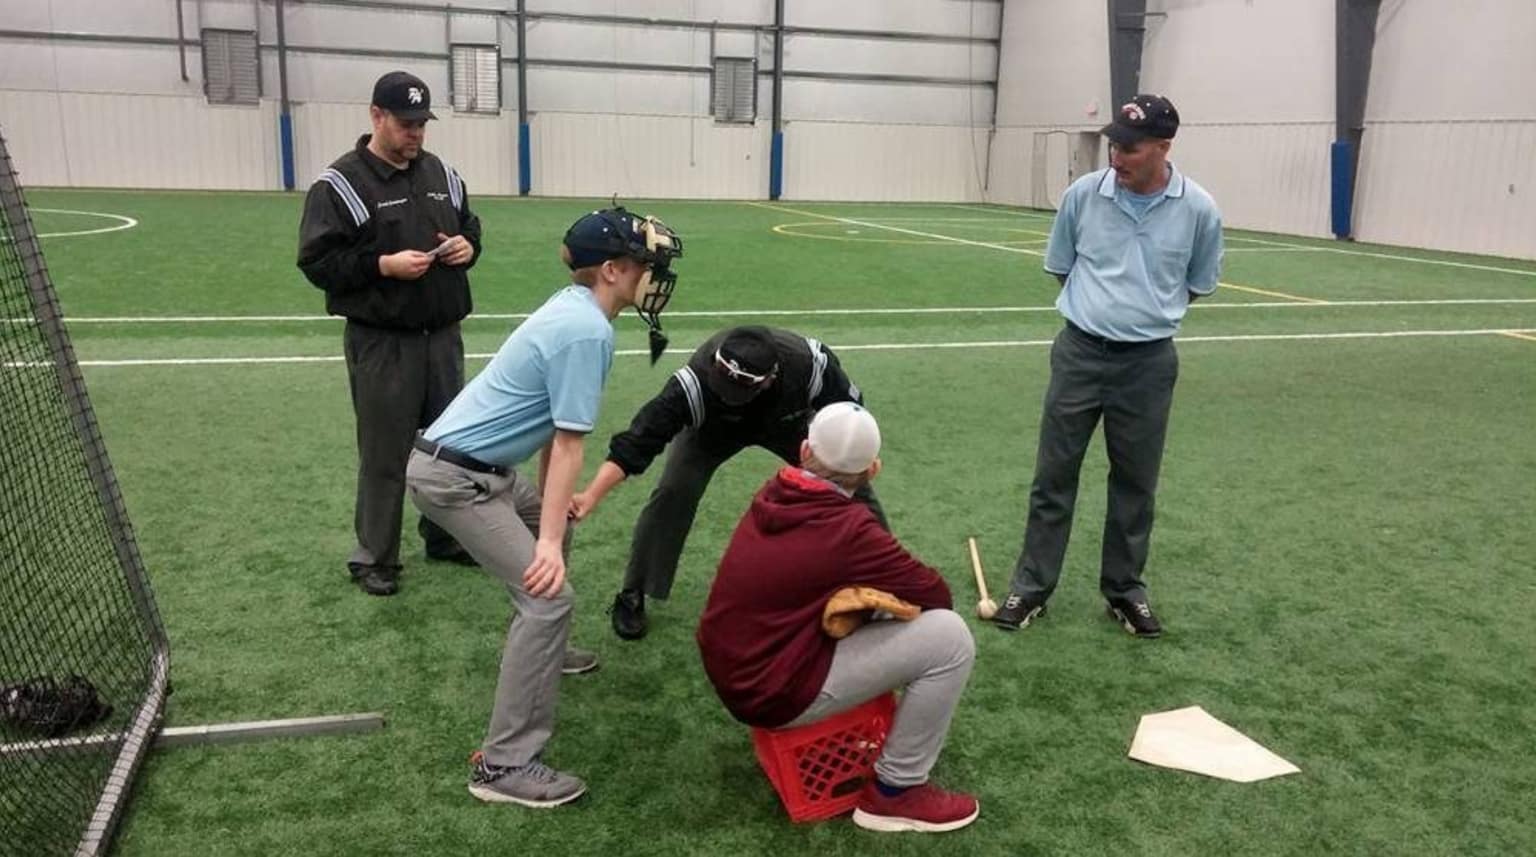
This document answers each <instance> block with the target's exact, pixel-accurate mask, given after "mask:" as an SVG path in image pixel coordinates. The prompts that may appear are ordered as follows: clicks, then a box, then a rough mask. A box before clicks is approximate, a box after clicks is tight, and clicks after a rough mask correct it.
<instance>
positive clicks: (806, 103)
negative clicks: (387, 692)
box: [757, 78, 993, 128]
mask: <svg viewBox="0 0 1536 857" xmlns="http://www.w3.org/2000/svg"><path fill="white" fill-rule="evenodd" d="M992 93H993V90H992V88H991V87H990V86H949V85H939V84H916V83H878V82H873V81H847V80H808V79H797V78H789V79H787V80H785V81H784V118H785V120H787V121H791V122H797V121H800V122H803V121H823V122H872V123H878V124H897V123H911V124H915V125H962V126H974V127H977V128H986V127H988V125H989V124H990V123H991V121H992V97H993V96H992ZM768 98H769V99H771V98H772V94H771V91H770V94H769V95H768ZM757 109H758V113H759V114H766V113H768V112H769V111H770V110H772V101H771V100H765V99H764V98H762V97H761V96H760V97H759V100H758V108H757Z"/></svg>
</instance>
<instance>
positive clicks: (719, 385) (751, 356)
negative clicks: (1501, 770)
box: [706, 325, 779, 405]
mask: <svg viewBox="0 0 1536 857" xmlns="http://www.w3.org/2000/svg"><path fill="white" fill-rule="evenodd" d="M778 373H779V350H778V349H777V348H776V347H774V344H773V334H771V333H769V332H768V328H766V327H758V326H755V325H754V326H748V327H738V328H736V329H735V330H733V331H731V332H730V333H728V334H726V337H725V339H723V340H721V342H720V347H719V348H718V349H716V351H715V358H714V365H713V366H711V367H710V371H709V375H708V376H707V378H706V383H708V384H709V389H710V390H712V391H713V392H714V394H715V395H717V396H719V397H720V399H721V401H723V402H725V403H726V404H728V405H744V404H746V403H747V402H750V401H752V400H753V399H755V398H757V395H758V394H759V393H761V392H762V391H764V390H766V389H768V388H769V387H770V386H772V385H773V380H774V378H776V377H777V376H778Z"/></svg>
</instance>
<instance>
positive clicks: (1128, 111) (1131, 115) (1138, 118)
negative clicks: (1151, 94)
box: [1120, 101, 1147, 122]
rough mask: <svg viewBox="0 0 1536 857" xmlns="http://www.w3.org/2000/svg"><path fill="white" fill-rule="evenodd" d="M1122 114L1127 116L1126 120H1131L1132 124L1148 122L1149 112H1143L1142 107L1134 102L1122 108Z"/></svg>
mask: <svg viewBox="0 0 1536 857" xmlns="http://www.w3.org/2000/svg"><path fill="white" fill-rule="evenodd" d="M1120 112H1121V113H1123V114H1125V118H1127V119H1129V120H1131V121H1132V122H1145V121H1147V111H1145V110H1142V109H1141V105H1140V104H1137V103H1136V102H1134V101H1132V102H1130V103H1129V104H1127V105H1125V106H1124V107H1121V108H1120Z"/></svg>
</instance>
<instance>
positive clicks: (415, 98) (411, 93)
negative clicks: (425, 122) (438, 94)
mask: <svg viewBox="0 0 1536 857" xmlns="http://www.w3.org/2000/svg"><path fill="white" fill-rule="evenodd" d="M405 97H406V98H408V99H410V102H411V103H412V104H420V103H421V90H420V89H418V88H416V87H414V86H413V87H411V88H410V89H407V90H406V91H405Z"/></svg>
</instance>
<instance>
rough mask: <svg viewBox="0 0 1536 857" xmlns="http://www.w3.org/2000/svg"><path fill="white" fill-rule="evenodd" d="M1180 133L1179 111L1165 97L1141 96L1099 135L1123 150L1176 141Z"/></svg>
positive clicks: (1122, 108)
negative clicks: (1146, 143) (1141, 144)
mask: <svg viewBox="0 0 1536 857" xmlns="http://www.w3.org/2000/svg"><path fill="white" fill-rule="evenodd" d="M1178 131H1179V111H1177V110H1175V109H1174V108H1173V102H1171V101H1169V100H1168V99H1166V98H1164V97H1162V96H1161V95H1138V96H1136V97H1135V98H1132V99H1131V100H1130V101H1127V102H1126V103H1124V104H1122V105H1120V109H1119V110H1117V111H1115V121H1113V122H1111V123H1109V124H1108V125H1105V126H1104V127H1103V128H1100V129H1099V133H1100V134H1103V135H1104V136H1106V137H1108V138H1109V139H1110V140H1111V141H1113V142H1115V143H1118V144H1120V145H1122V146H1131V145H1135V144H1136V143H1139V142H1141V141H1142V140H1146V139H1148V138H1155V139H1158V140H1172V139H1173V135H1174V134H1177V133H1178Z"/></svg>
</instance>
